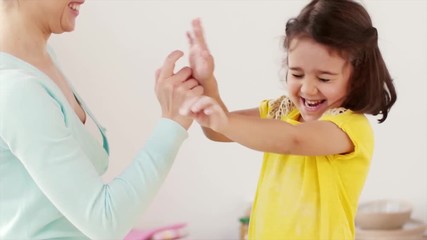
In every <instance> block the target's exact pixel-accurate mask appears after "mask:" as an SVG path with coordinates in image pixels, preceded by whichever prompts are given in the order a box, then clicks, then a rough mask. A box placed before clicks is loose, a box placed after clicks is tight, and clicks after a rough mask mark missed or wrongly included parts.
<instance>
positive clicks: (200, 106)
mask: <svg viewBox="0 0 427 240" xmlns="http://www.w3.org/2000/svg"><path fill="white" fill-rule="evenodd" d="M215 104H216V102H215V101H214V100H213V99H212V98H210V97H208V96H201V97H199V98H198V100H197V101H196V102H195V103H193V104H192V105H191V107H190V111H191V112H194V113H198V112H201V111H203V110H204V109H206V108H209V107H211V106H212V105H215Z"/></svg>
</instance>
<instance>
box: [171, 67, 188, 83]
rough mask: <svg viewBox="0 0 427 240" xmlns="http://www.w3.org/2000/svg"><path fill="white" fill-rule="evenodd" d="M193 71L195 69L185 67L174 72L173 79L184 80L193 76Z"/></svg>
mask: <svg viewBox="0 0 427 240" xmlns="http://www.w3.org/2000/svg"><path fill="white" fill-rule="evenodd" d="M192 73H193V71H192V70H191V68H189V67H183V68H181V69H180V70H179V71H178V72H177V73H175V74H174V76H173V78H172V79H173V81H175V82H184V81H186V80H187V79H188V78H189V77H190V76H191V74H192Z"/></svg>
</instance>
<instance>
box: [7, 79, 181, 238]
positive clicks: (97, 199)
mask: <svg viewBox="0 0 427 240" xmlns="http://www.w3.org/2000/svg"><path fill="white" fill-rule="evenodd" d="M13 80H14V81H13V83H12V84H5V81H2V82H1V84H2V85H1V88H0V137H1V138H2V139H3V140H4V141H5V142H6V144H7V145H8V146H9V149H10V150H11V152H12V153H13V154H14V155H15V156H16V157H17V158H18V159H19V160H20V161H21V162H22V164H23V165H24V167H25V168H26V170H27V171H28V173H29V174H30V176H31V177H32V178H33V180H34V182H35V183H36V184H37V186H38V187H39V188H40V189H41V191H42V192H43V193H44V194H45V195H46V196H47V198H48V199H49V200H50V201H51V202H52V204H53V205H54V206H55V207H56V208H57V209H58V210H59V211H60V212H61V213H62V214H63V215H64V216H65V217H66V218H67V219H68V220H69V221H70V222H71V223H73V224H74V225H75V226H76V227H77V228H78V229H79V230H80V231H82V232H83V233H84V234H85V235H87V236H88V237H90V238H91V239H120V238H123V237H124V236H125V235H126V233H127V232H128V231H129V230H130V228H131V227H132V226H133V225H134V224H135V223H136V221H137V218H138V217H139V216H140V215H141V214H142V212H143V210H144V209H145V208H146V207H147V205H148V203H149V202H150V201H151V200H152V199H153V197H154V195H155V193H156V192H157V190H158V189H159V188H160V185H161V184H162V182H163V181H164V179H165V177H166V175H167V173H168V171H169V169H170V167H171V165H172V163H173V160H174V158H175V156H176V154H177V152H178V150H179V148H180V146H181V144H182V143H183V141H184V140H185V139H186V138H187V132H186V130H185V129H184V128H182V127H181V126H180V125H179V124H177V123H175V122H174V121H172V120H168V119H161V120H160V121H159V123H158V124H157V126H156V127H155V128H154V130H153V132H152V133H151V136H150V137H149V138H148V140H147V141H146V143H145V145H144V146H143V148H142V149H141V150H140V152H139V153H138V154H137V156H136V157H135V159H134V161H133V162H132V163H131V165H130V166H129V167H128V168H127V169H126V170H125V171H124V172H123V173H121V174H120V175H119V176H118V177H116V178H115V179H113V180H112V181H111V182H109V183H108V184H105V183H104V182H103V181H102V179H101V178H100V176H99V175H98V173H97V171H96V170H95V168H94V166H93V165H92V164H91V161H90V160H89V159H88V157H87V156H86V155H85V153H84V152H83V151H82V149H81V148H80V146H79V143H78V142H77V141H76V139H75V138H74V137H73V134H72V132H71V130H70V129H69V127H68V126H67V122H66V118H65V116H64V114H66V113H65V112H64V109H63V106H62V105H61V102H60V101H58V100H56V99H55V98H54V97H53V96H52V95H51V94H50V93H49V91H47V90H46V89H45V87H44V86H42V84H40V83H38V82H37V81H36V80H35V79H31V77H28V79H13ZM15 80H16V81H15Z"/></svg>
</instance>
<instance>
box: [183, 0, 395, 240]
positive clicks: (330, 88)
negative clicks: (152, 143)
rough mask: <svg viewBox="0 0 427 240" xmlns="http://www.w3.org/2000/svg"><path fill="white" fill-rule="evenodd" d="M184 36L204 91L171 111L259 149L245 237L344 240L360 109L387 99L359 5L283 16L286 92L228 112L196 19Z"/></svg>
mask: <svg viewBox="0 0 427 240" xmlns="http://www.w3.org/2000/svg"><path fill="white" fill-rule="evenodd" d="M188 38H189V42H190V65H191V67H192V68H193V76H194V77H195V78H196V79H198V80H199V82H200V83H201V84H202V85H203V87H204V90H205V96H202V97H197V98H194V99H192V100H190V101H187V102H186V103H184V104H183V106H182V107H181V114H183V115H187V116H191V117H193V118H194V119H195V120H196V121H197V122H198V123H199V124H200V125H201V126H202V127H203V130H204V133H205V134H206V136H207V137H208V138H209V139H211V140H214V141H234V142H238V143H240V144H242V145H244V146H246V147H249V148H251V149H255V150H258V151H263V152H265V154H264V162H263V166H262V171H261V175H260V178H259V183H258V188H257V193H256V197H255V200H254V205H253V209H252V213H251V219H250V226H249V239H257V240H258V239H262V240H269V239H274V240H276V239H292V240H296V239H310V240H313V239H325V240H326V239H327V240H331V239H340V240H342V239H354V237H355V226H354V217H355V214H356V209H357V206H358V200H359V196H360V193H361V191H362V188H363V185H364V183H365V178H366V176H367V173H368V170H369V166H370V161H371V158H372V153H373V148H374V146H373V144H374V139H373V132H372V129H371V126H370V123H369V121H368V119H367V118H366V117H365V114H372V115H380V118H379V122H380V123H381V122H383V121H384V120H386V118H387V114H388V112H389V110H390V108H391V107H392V105H393V104H394V102H395V101H396V92H395V88H394V86H393V81H392V79H391V77H390V74H389V72H388V70H387V67H386V65H385V63H384V60H383V58H382V56H381V53H380V50H379V48H378V43H377V39H378V38H377V30H376V29H375V28H374V27H373V26H372V22H371V19H370V16H369V14H368V13H367V11H366V10H365V9H364V8H363V7H362V6H361V5H360V4H358V3H356V2H354V1H351V0H340V1H336V0H313V1H311V2H310V3H309V4H308V5H307V6H306V7H304V8H303V9H302V11H301V12H300V14H299V15H298V16H297V17H296V18H292V19H290V20H289V21H288V22H287V24H286V36H285V39H284V42H283V45H284V48H285V50H286V53H287V57H286V61H285V65H286V66H285V67H286V68H287V74H286V83H287V86H288V90H289V92H288V95H287V96H281V97H278V98H276V99H271V100H265V101H262V102H261V104H260V106H259V108H254V109H249V110H241V111H237V112H229V111H228V110H227V108H226V106H225V105H224V103H223V102H222V101H221V98H220V95H219V93H218V87H217V82H216V80H215V77H214V75H213V70H214V61H213V58H212V56H211V55H210V53H209V51H208V48H207V46H206V42H205V40H204V37H203V33H202V28H201V25H200V21H199V20H194V21H193V32H192V33H189V34H188Z"/></svg>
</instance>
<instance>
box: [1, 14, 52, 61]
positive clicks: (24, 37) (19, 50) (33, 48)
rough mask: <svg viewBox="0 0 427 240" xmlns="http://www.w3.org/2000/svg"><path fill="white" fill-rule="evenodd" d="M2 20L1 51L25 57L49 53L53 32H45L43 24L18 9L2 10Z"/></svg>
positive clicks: (41, 55) (35, 56) (42, 55)
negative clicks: (49, 42)
mask: <svg viewBox="0 0 427 240" xmlns="http://www.w3.org/2000/svg"><path fill="white" fill-rule="evenodd" d="M2 10H4V9H2ZM9 10H10V9H9ZM0 22H1V24H0V51H2V52H6V53H9V54H12V55H15V56H16V57H19V58H23V59H33V58H40V57H45V56H46V55H47V41H48V39H49V37H50V35H51V33H47V32H44V31H43V29H42V28H41V27H40V25H41V24H39V23H37V22H36V21H33V20H32V19H29V18H28V17H26V16H25V14H24V13H23V12H19V11H18V10H16V9H12V10H11V11H0Z"/></svg>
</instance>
